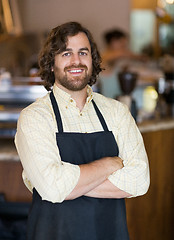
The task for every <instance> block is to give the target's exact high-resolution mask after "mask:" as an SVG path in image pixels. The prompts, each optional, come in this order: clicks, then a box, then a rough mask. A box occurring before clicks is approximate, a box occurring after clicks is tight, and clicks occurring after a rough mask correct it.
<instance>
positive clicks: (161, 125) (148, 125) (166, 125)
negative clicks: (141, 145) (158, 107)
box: [138, 118, 174, 133]
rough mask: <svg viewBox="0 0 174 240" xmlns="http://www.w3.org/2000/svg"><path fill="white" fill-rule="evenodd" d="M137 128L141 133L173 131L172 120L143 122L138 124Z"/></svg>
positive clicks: (173, 124)
mask: <svg viewBox="0 0 174 240" xmlns="http://www.w3.org/2000/svg"><path fill="white" fill-rule="evenodd" d="M138 128H139V130H140V132H141V133H145V132H152V131H153V132H154V131H160V130H167V129H173V128H174V118H167V119H160V120H149V121H144V122H142V123H139V124H138Z"/></svg>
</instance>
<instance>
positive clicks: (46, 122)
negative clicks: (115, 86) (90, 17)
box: [15, 22, 149, 240]
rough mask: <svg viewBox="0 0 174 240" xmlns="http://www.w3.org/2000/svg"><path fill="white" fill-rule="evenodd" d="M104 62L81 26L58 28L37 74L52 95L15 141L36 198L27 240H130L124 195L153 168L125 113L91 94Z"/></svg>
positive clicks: (144, 185)
mask: <svg viewBox="0 0 174 240" xmlns="http://www.w3.org/2000/svg"><path fill="white" fill-rule="evenodd" d="M100 64H101V57H100V54H99V52H98V50H97V46H96V44H95V42H94V40H93V38H92V35H91V33H90V32H89V31H88V30H87V29H86V28H84V27H83V26H81V25H80V24H79V23H77V22H68V23H65V24H63V25H60V26H58V27H56V28H54V29H53V30H52V31H51V32H50V34H49V36H48V38H47V40H46V43H45V45H44V46H43V48H42V50H41V53H40V57H39V66H40V76H41V78H42V79H43V80H44V85H45V88H46V89H47V90H48V91H49V92H48V94H47V95H46V96H45V97H43V98H40V99H38V100H37V101H36V102H35V103H33V104H31V105H30V106H28V107H27V108H25V109H24V110H23V111H22V112H21V114H20V117H19V120H18V126H17V133H16V136H15V144H16V147H17V150H18V153H19V156H20V159H21V162H22V165H23V169H24V171H23V179H24V182H25V184H26V186H27V187H28V189H29V190H30V191H31V192H32V193H33V200H32V207H31V210H30V213H29V218H28V231H27V239H28V240H50V239H52V240H70V239H73V240H99V239H100V240H128V239H129V236H128V230H127V223H126V209H125V201H124V198H127V197H136V196H140V195H143V194H145V193H146V192H147V190H148V187H149V165H148V159H147V155H146V151H145V148H144V144H143V139H142V136H141V134H140V132H139V130H138V128H137V126H136V124H135V121H134V120H133V118H132V116H131V114H130V112H129V110H128V108H127V107H126V106H125V105H123V104H122V103H120V102H118V101H116V100H114V99H110V98H106V97H104V96H102V95H101V94H98V93H95V92H93V91H92V88H91V86H92V85H93V84H94V83H95V82H96V79H97V76H98V74H99V73H100V72H101V70H102V68H101V65H100Z"/></svg>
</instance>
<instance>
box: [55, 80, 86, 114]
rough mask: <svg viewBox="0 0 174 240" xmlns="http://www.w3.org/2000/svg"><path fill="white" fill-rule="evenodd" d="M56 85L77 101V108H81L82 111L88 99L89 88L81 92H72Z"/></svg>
mask: <svg viewBox="0 0 174 240" xmlns="http://www.w3.org/2000/svg"><path fill="white" fill-rule="evenodd" d="M56 85H57V86H58V87H59V88H60V89H62V90H63V91H65V92H67V93H68V94H70V95H71V97H72V98H73V99H74V100H75V102H76V106H77V107H78V108H79V110H80V111H82V109H83V107H84V105H85V103H86V99H87V86H86V87H85V88H83V89H82V90H79V91H71V90H68V89H67V88H65V87H63V86H62V85H60V84H58V83H56Z"/></svg>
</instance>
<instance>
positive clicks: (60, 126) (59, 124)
mask: <svg viewBox="0 0 174 240" xmlns="http://www.w3.org/2000/svg"><path fill="white" fill-rule="evenodd" d="M50 99H51V103H52V106H53V110H54V114H55V116H56V121H57V127H58V132H59V133H63V124H62V119H61V115H60V111H59V107H58V104H57V101H56V99H55V96H54V94H53V92H51V93H50ZM92 103H93V106H94V109H95V111H96V113H97V116H98V118H99V120H100V123H101V125H102V127H103V130H104V131H109V130H108V127H107V125H106V122H105V120H104V117H103V115H102V114H101V112H100V110H99V109H98V107H97V105H96V103H95V102H94V100H92Z"/></svg>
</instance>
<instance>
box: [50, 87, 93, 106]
mask: <svg viewBox="0 0 174 240" xmlns="http://www.w3.org/2000/svg"><path fill="white" fill-rule="evenodd" d="M53 93H54V95H55V98H56V100H57V101H59V102H61V103H62V104H65V105H66V106H67V105H69V104H72V105H74V106H76V102H75V100H74V99H73V98H72V97H71V95H70V94H69V93H67V92H65V91H64V90H62V89H61V88H59V87H58V86H57V85H56V84H54V86H53ZM92 99H93V90H92V88H91V87H90V86H89V85H88V86H87V99H86V104H89V103H90V102H91V100H92Z"/></svg>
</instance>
